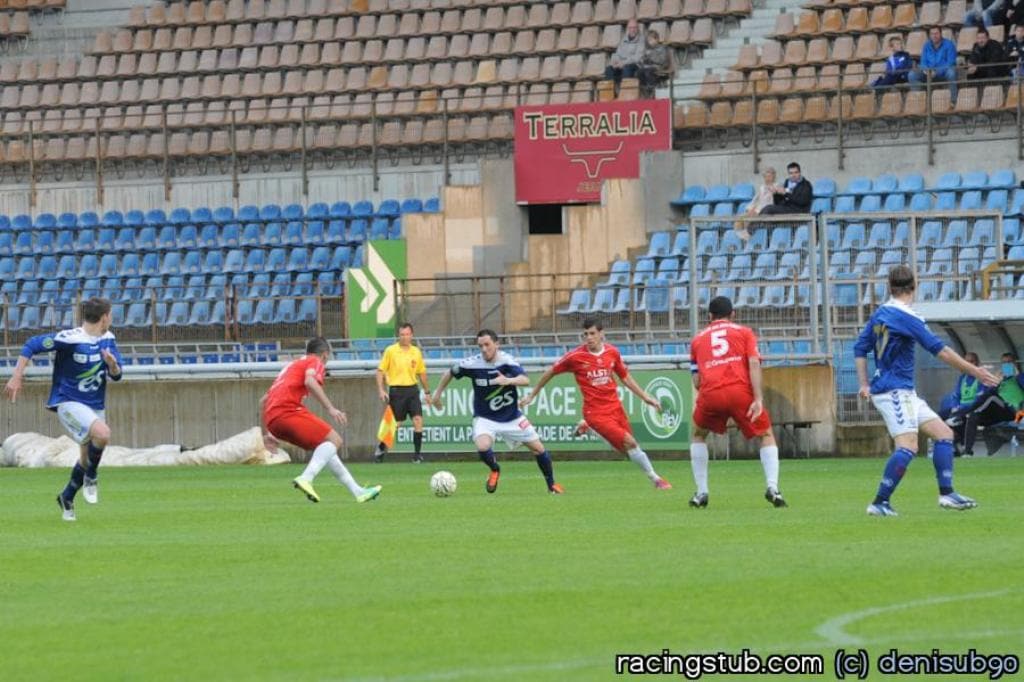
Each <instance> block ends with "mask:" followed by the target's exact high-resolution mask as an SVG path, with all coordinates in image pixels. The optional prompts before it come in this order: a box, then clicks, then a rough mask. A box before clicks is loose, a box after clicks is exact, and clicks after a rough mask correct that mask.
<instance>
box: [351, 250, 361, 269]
mask: <svg viewBox="0 0 1024 682" xmlns="http://www.w3.org/2000/svg"><path fill="white" fill-rule="evenodd" d="M352 267H354V268H361V267H363V245H362V244H360V245H359V246H357V247H356V248H355V250H354V251H353V252H352Z"/></svg>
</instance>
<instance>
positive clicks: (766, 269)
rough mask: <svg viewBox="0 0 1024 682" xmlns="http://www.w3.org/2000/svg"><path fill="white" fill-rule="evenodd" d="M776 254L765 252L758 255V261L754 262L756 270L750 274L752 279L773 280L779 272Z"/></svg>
mask: <svg viewBox="0 0 1024 682" xmlns="http://www.w3.org/2000/svg"><path fill="white" fill-rule="evenodd" d="M777 260H778V259H777V257H776V254H775V253H773V252H765V253H761V254H758V256H757V260H756V261H754V269H753V271H752V272H751V273H750V278H751V279H755V280H757V279H772V276H773V275H774V274H775V272H776V271H777V270H778V264H777Z"/></svg>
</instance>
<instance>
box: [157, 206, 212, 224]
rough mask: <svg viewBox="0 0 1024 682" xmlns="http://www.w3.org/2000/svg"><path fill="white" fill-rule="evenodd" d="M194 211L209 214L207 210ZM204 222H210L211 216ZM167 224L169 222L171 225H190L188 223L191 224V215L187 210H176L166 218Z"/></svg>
mask: <svg viewBox="0 0 1024 682" xmlns="http://www.w3.org/2000/svg"><path fill="white" fill-rule="evenodd" d="M196 210H197V211H206V212H207V213H209V212H210V209H208V208H202V209H196ZM206 220H208V221H212V220H213V216H212V215H210V216H209V217H208V218H206ZM167 222H169V223H170V224H172V225H184V224H186V223H190V222H192V213H191V212H190V211H189V210H188V209H187V208H176V209H174V210H172V211H171V215H170V216H168V218H167Z"/></svg>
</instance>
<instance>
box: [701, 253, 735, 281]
mask: <svg viewBox="0 0 1024 682" xmlns="http://www.w3.org/2000/svg"><path fill="white" fill-rule="evenodd" d="M728 274H729V259H728V257H727V256H725V255H724V254H718V255H715V256H712V257H711V258H709V259H708V261H707V263H706V264H705V265H704V272H703V273H701V277H700V281H701V282H710V281H712V280H714V281H716V282H721V281H723V280H725V279H726V277H727V276H728Z"/></svg>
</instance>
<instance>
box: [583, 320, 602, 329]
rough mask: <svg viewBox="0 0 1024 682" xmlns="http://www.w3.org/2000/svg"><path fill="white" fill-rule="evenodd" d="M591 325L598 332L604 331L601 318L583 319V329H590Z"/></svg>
mask: <svg viewBox="0 0 1024 682" xmlns="http://www.w3.org/2000/svg"><path fill="white" fill-rule="evenodd" d="M591 327H593V328H594V329H596V330H597V331H599V332H600V331H604V325H603V324H601V320H599V319H597V318H596V317H588V318H586V319H584V320H583V329H584V330H587V329H590V328H591Z"/></svg>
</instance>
